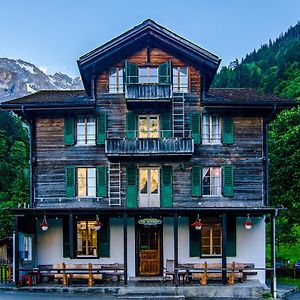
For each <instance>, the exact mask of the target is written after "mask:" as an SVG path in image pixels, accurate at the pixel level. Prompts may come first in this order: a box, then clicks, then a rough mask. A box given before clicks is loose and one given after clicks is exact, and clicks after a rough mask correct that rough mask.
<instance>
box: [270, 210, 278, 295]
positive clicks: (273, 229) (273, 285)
mask: <svg viewBox="0 0 300 300" xmlns="http://www.w3.org/2000/svg"><path fill="white" fill-rule="evenodd" d="M277 215H278V209H276V210H275V213H274V216H272V224H271V238H272V239H271V241H272V244H271V258H272V282H271V292H272V294H273V298H274V299H276V298H277V274H276V217H277Z"/></svg>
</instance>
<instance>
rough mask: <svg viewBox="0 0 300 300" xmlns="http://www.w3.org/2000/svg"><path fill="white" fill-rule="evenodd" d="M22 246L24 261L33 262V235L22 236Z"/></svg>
mask: <svg viewBox="0 0 300 300" xmlns="http://www.w3.org/2000/svg"><path fill="white" fill-rule="evenodd" d="M21 238H22V245H21V247H22V248H21V249H22V250H21V251H23V259H24V261H31V260H32V235H28V234H24V235H21Z"/></svg>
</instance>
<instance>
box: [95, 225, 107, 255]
mask: <svg viewBox="0 0 300 300" xmlns="http://www.w3.org/2000/svg"><path fill="white" fill-rule="evenodd" d="M101 222H103V226H101V229H100V230H98V232H97V239H98V257H109V256H110V225H109V220H105V221H102V220H101Z"/></svg>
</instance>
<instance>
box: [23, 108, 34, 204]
mask: <svg viewBox="0 0 300 300" xmlns="http://www.w3.org/2000/svg"><path fill="white" fill-rule="evenodd" d="M22 115H23V118H24V120H27V121H28V127H29V193H30V208H32V207H33V201H34V195H33V193H34V191H33V167H32V162H33V159H32V155H33V145H32V144H33V142H32V141H33V139H32V135H33V128H32V127H33V125H32V122H30V121H29V119H27V113H26V110H25V107H24V105H22Z"/></svg>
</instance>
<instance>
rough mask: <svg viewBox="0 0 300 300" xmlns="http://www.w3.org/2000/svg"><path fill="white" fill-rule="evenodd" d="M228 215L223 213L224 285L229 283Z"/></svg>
mask: <svg viewBox="0 0 300 300" xmlns="http://www.w3.org/2000/svg"><path fill="white" fill-rule="evenodd" d="M226 246H227V214H226V213H222V283H223V284H226V283H227V270H226V268H227V249H226V248H227V247H226Z"/></svg>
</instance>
